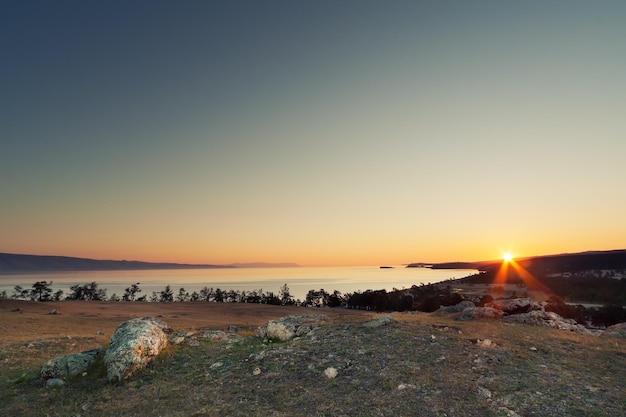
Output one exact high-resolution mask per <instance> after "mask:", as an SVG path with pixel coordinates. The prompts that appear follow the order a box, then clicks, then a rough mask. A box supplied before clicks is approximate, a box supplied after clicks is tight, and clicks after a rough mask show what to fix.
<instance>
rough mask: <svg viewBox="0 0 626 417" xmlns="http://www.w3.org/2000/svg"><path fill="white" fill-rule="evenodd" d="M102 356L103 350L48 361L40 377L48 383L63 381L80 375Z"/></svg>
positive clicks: (73, 354) (93, 350) (87, 351)
mask: <svg viewBox="0 0 626 417" xmlns="http://www.w3.org/2000/svg"><path fill="white" fill-rule="evenodd" d="M103 354H104V349H92V350H86V351H84V352H79V353H71V354H69V355H64V356H59V357H58V358H54V359H50V360H49V361H48V362H47V363H46V364H45V365H44V366H43V368H42V369H41V377H42V378H43V379H45V380H46V381H48V380H51V379H58V380H65V379H66V378H71V377H74V376H77V375H82V374H83V373H85V372H87V370H88V369H89V368H90V367H91V365H93V363H94V362H95V361H96V359H98V357H102V355H103Z"/></svg>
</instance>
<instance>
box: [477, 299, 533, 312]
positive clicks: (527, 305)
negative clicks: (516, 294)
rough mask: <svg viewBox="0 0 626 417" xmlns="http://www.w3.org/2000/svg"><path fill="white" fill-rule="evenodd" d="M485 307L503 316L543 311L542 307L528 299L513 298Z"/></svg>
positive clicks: (491, 303)
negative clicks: (499, 312) (500, 312)
mask: <svg viewBox="0 0 626 417" xmlns="http://www.w3.org/2000/svg"><path fill="white" fill-rule="evenodd" d="M485 307H491V308H495V309H496V310H500V311H502V312H503V313H504V315H505V316H509V315H512V314H522V313H528V312H530V311H535V310H539V311H541V310H543V306H542V305H541V304H539V303H538V302H536V301H533V300H531V299H530V298H513V299H506V300H493V301H492V302H490V303H487V304H485Z"/></svg>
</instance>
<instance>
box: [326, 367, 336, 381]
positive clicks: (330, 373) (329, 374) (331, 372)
mask: <svg viewBox="0 0 626 417" xmlns="http://www.w3.org/2000/svg"><path fill="white" fill-rule="evenodd" d="M324 376H325V377H326V378H328V379H335V378H336V377H337V370H336V369H335V368H333V367H330V368H326V369H324Z"/></svg>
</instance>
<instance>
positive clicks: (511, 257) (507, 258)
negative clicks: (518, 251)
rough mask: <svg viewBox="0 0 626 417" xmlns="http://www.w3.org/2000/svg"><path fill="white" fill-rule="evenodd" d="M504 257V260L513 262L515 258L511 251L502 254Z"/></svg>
mask: <svg viewBox="0 0 626 417" xmlns="http://www.w3.org/2000/svg"><path fill="white" fill-rule="evenodd" d="M502 259H503V260H504V262H511V261H512V260H513V255H511V252H506V253H505V254H504V255H502Z"/></svg>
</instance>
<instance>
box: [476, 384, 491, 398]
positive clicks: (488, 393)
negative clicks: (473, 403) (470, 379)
mask: <svg viewBox="0 0 626 417" xmlns="http://www.w3.org/2000/svg"><path fill="white" fill-rule="evenodd" d="M478 396H479V397H482V398H484V399H486V400H488V399H490V398H491V391H489V390H488V389H487V388H485V387H478Z"/></svg>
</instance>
